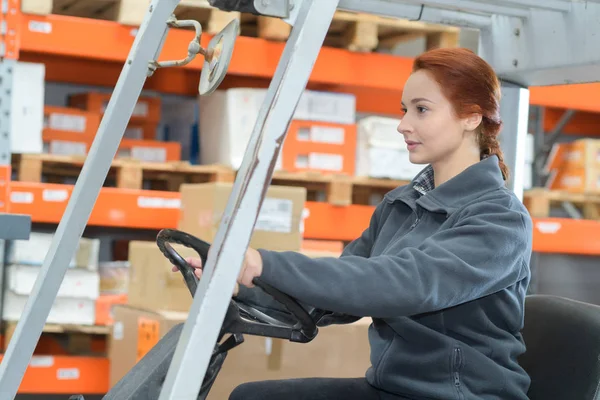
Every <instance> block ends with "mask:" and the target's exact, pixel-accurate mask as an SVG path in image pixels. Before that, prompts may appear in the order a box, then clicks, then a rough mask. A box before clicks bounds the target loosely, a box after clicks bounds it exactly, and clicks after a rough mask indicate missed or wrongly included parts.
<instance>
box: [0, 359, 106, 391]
mask: <svg viewBox="0 0 600 400" xmlns="http://www.w3.org/2000/svg"><path fill="white" fill-rule="evenodd" d="M1 359H2V355H0V360H1ZM108 374H109V361H108V359H107V358H101V357H78V356H40V355H34V356H33V358H32V360H31V361H30V363H29V367H28V368H27V370H26V371H25V375H24V376H23V381H22V382H21V386H20V387H19V393H20V394H48V393H52V394H64V395H65V396H66V397H65V398H68V396H70V395H74V394H100V395H102V394H105V393H106V392H107V391H108V389H109V384H108V382H109V379H108Z"/></svg>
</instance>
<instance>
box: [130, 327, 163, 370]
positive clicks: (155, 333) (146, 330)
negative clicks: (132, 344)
mask: <svg viewBox="0 0 600 400" xmlns="http://www.w3.org/2000/svg"><path fill="white" fill-rule="evenodd" d="M159 328H160V324H159V322H158V321H156V320H153V319H150V318H144V317H139V318H138V340H137V358H136V363H137V362H138V361H140V360H141V359H142V358H143V357H144V356H145V355H146V353H148V352H149V351H150V350H151V349H152V348H153V347H154V345H156V343H158V340H159V339H160V338H159V336H160V329H159Z"/></svg>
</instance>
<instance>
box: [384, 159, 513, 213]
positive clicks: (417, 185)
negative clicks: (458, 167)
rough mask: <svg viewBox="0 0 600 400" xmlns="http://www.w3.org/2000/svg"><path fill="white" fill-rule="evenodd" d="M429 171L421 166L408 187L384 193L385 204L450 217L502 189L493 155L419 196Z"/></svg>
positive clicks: (497, 164)
mask: <svg viewBox="0 0 600 400" xmlns="http://www.w3.org/2000/svg"><path fill="white" fill-rule="evenodd" d="M432 172H433V171H432V168H431V166H430V165H429V166H427V167H425V168H424V169H423V170H421V172H419V173H418V174H417V176H416V177H415V178H414V179H413V180H412V181H411V183H410V184H408V185H406V186H401V187H399V188H396V189H394V190H392V191H390V192H388V193H387V194H386V196H385V199H386V200H387V201H389V202H394V201H397V200H400V201H403V202H404V203H406V204H408V205H409V206H410V207H412V208H415V205H419V206H421V207H423V208H425V209H427V210H429V211H431V212H442V213H446V214H451V213H453V212H454V211H456V210H458V209H460V208H461V207H462V206H464V205H465V204H468V203H470V202H471V201H473V200H475V199H477V198H479V197H481V196H482V195H483V194H484V193H487V192H490V191H493V190H497V189H499V188H501V187H503V186H504V180H503V179H502V171H501V170H500V164H499V160H498V157H497V156H495V155H493V156H490V157H488V158H485V159H483V160H481V161H480V162H478V163H476V164H473V165H471V166H470V167H468V168H467V169H465V170H464V171H463V172H461V173H460V174H458V175H456V176H455V177H454V178H452V179H450V180H448V181H447V182H444V183H443V184H441V185H440V186H438V187H436V188H432V189H431V190H428V191H427V192H426V193H425V194H423V190H422V187H423V186H424V185H423V181H424V179H426V177H427V176H428V175H431V176H432V175H433V174H432ZM425 186H426V185H425Z"/></svg>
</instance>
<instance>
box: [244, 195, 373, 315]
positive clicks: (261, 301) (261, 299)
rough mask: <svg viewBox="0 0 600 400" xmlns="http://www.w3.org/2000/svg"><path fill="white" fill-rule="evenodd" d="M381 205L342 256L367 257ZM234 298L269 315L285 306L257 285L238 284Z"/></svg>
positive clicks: (275, 266)
mask: <svg viewBox="0 0 600 400" xmlns="http://www.w3.org/2000/svg"><path fill="white" fill-rule="evenodd" d="M383 205H384V204H383V203H381V204H379V205H378V206H377V207H376V209H375V211H374V213H373V215H372V216H371V221H370V223H369V227H368V228H367V229H365V230H364V231H363V233H362V234H361V236H360V237H358V238H357V239H355V240H353V241H352V242H350V243H349V244H348V245H347V246H346V247H345V248H344V251H343V253H342V256H349V255H353V256H357V257H369V255H370V253H371V247H372V246H373V242H374V241H375V237H376V235H377V231H378V220H379V218H380V216H381V212H382V209H383ZM293 254H298V256H302V257H305V258H308V257H306V256H303V255H301V254H300V253H293ZM277 262H278V261H277V260H275V261H274V265H273V268H278V266H277ZM272 285H273V286H274V287H276V288H277V289H279V290H281V291H283V292H285V293H287V294H290V293H288V292H286V290H285V289H283V288H282V287H279V286H278V285H277V284H276V283H275V284H272ZM290 295H292V294H290ZM292 296H293V295H292ZM235 298H236V299H238V300H241V301H242V302H244V303H246V304H250V305H253V306H255V307H257V308H259V309H260V310H261V311H263V312H264V313H267V314H268V315H271V316H276V315H274V313H275V314H277V313H280V312H285V311H286V310H285V307H283V306H282V305H281V304H280V303H279V302H277V301H276V300H274V299H273V298H272V297H271V296H269V295H268V294H267V293H265V292H264V291H262V290H261V289H260V288H258V287H252V288H249V287H246V286H244V285H240V289H239V292H238V295H237V296H235ZM307 305H310V302H304V304H303V306H305V307H306V306H307ZM313 307H314V306H313ZM307 308H308V307H307Z"/></svg>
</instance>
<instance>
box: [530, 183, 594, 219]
mask: <svg viewBox="0 0 600 400" xmlns="http://www.w3.org/2000/svg"><path fill="white" fill-rule="evenodd" d="M523 203H524V204H525V206H526V207H527V209H528V210H529V213H530V214H531V216H532V217H536V218H545V217H549V216H550V212H551V210H552V208H554V207H556V206H560V205H562V204H563V203H568V204H572V205H574V206H576V207H577V208H579V209H580V210H581V214H582V217H583V218H585V219H594V220H600V194H588V193H571V192H564V191H558V190H547V189H532V190H528V191H526V192H525V193H524V195H523Z"/></svg>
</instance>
